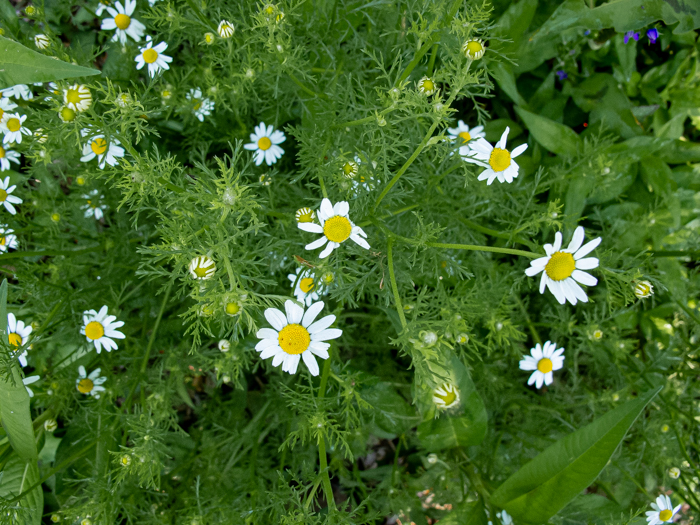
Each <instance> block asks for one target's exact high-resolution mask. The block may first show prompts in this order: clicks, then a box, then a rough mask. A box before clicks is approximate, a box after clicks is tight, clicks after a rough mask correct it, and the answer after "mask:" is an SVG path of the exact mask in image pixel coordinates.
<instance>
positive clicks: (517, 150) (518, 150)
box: [510, 144, 527, 159]
mask: <svg viewBox="0 0 700 525" xmlns="http://www.w3.org/2000/svg"><path fill="white" fill-rule="evenodd" d="M526 149H527V144H521V145H520V146H518V147H517V148H515V149H514V150H513V151H512V152H511V153H510V158H511V159H514V158H515V157H517V156H519V155H522V153H523V152H524V151H525V150H526Z"/></svg>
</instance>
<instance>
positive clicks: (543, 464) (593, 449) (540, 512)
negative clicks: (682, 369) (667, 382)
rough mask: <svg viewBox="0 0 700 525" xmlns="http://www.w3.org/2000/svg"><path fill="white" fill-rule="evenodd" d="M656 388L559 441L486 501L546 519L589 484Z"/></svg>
mask: <svg viewBox="0 0 700 525" xmlns="http://www.w3.org/2000/svg"><path fill="white" fill-rule="evenodd" d="M660 390H661V387H659V388H656V389H654V390H650V391H649V392H647V393H646V394H644V395H643V396H640V397H639V398H638V399H635V400H633V401H629V402H627V403H625V404H623V405H621V406H619V407H617V408H616V409H614V410H611V411H610V412H608V413H607V414H605V415H604V416H602V417H600V418H598V419H597V420H596V421H594V422H593V423H590V424H589V425H586V426H585V427H583V428H582V429H580V430H577V431H576V432H574V433H573V434H569V435H568V436H566V437H565V438H563V439H560V440H559V441H557V442H556V443H554V444H553V445H552V446H550V447H549V448H547V449H546V450H545V451H543V452H542V453H540V454H539V455H538V456H537V457H535V458H534V459H533V460H532V461H530V462H529V463H527V464H526V465H525V466H523V467H522V468H521V469H520V470H518V471H517V472H516V473H515V474H513V475H512V476H511V477H510V478H508V479H507V480H506V481H505V482H504V483H503V484H502V485H501V486H500V487H498V489H497V490H496V491H495V492H494V493H493V495H492V497H491V502H492V503H493V504H494V505H497V506H499V507H502V508H504V509H505V510H506V511H508V513H509V514H510V515H511V516H513V518H514V519H515V521H516V522H517V521H522V522H525V523H538V524H539V523H545V522H547V521H548V520H549V519H550V518H551V517H552V516H554V515H555V514H556V513H557V512H559V510H561V509H562V508H564V506H566V505H567V504H568V503H569V502H570V501H571V500H573V499H574V498H575V497H576V496H577V495H578V494H579V493H580V492H581V491H583V490H584V489H585V488H586V487H588V486H589V485H590V484H591V483H593V481H594V480H595V479H596V478H597V477H598V475H599V474H600V472H601V471H602V470H603V468H605V465H607V463H608V461H609V460H610V457H611V456H612V455H613V453H614V452H615V450H616V449H617V447H618V446H619V445H620V443H621V442H622V440H623V439H624V437H625V434H627V431H628V430H629V428H630V427H631V426H632V424H633V423H634V421H635V420H636V419H637V417H638V416H639V415H640V414H641V413H642V411H643V410H644V407H646V406H647V404H648V403H649V402H650V401H651V400H652V399H653V398H654V396H656V394H658V393H659V391H660Z"/></svg>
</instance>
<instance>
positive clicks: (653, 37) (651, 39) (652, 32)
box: [647, 27, 659, 44]
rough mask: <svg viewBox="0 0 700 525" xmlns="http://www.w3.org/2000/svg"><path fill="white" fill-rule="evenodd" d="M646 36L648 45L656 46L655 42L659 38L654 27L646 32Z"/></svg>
mask: <svg viewBox="0 0 700 525" xmlns="http://www.w3.org/2000/svg"><path fill="white" fill-rule="evenodd" d="M647 36H648V37H649V43H650V44H656V40H657V39H658V38H659V32H658V31H657V29H656V28H655V27H652V28H651V29H649V30H647Z"/></svg>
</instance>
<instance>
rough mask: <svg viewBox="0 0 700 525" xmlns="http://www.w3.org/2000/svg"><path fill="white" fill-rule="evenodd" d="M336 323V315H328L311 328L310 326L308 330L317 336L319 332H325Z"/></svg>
mask: <svg viewBox="0 0 700 525" xmlns="http://www.w3.org/2000/svg"><path fill="white" fill-rule="evenodd" d="M322 304H323V303H322ZM334 322H335V315H327V316H326V317H324V318H323V319H319V320H318V321H316V322H315V323H313V324H312V325H311V326H309V328H308V330H309V333H310V334H316V333H318V332H322V331H323V330H325V329H326V328H328V327H329V326H330V325H332V324H333V323H334Z"/></svg>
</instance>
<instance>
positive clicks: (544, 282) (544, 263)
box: [525, 226, 601, 304]
mask: <svg viewBox="0 0 700 525" xmlns="http://www.w3.org/2000/svg"><path fill="white" fill-rule="evenodd" d="M583 237H584V231H583V226H579V227H578V228H576V231H574V235H573V237H572V238H571V242H570V243H569V246H568V247H567V248H566V249H561V242H562V235H561V232H557V233H556V234H555V235H554V245H551V244H545V245H544V251H545V252H546V253H547V256H546V257H540V258H539V259H535V260H534V261H530V267H529V268H528V269H527V270H525V275H527V276H529V277H532V276H534V275H537V274H538V273H540V272H542V279H541V281H540V293H544V290H545V287H548V288H549V291H550V292H552V294H554V297H556V298H557V301H559V304H564V303H566V301H567V300H568V301H569V302H570V303H571V304H576V303H577V301H581V302H584V303H587V302H588V296H587V295H586V292H584V291H583V288H581V287H580V286H579V284H578V283H581V284H585V285H587V286H595V285H596V284H598V279H596V278H595V277H593V276H592V275H590V274H589V273H586V272H584V271H582V270H592V269H593V268H597V267H598V259H597V258H595V257H585V256H586V255H588V254H589V253H590V252H592V251H593V250H594V249H595V248H596V246H598V245H599V244H600V241H601V238H600V237H598V238H597V239H593V240H592V241H590V242H588V243H586V244H585V245H584V246H583V247H582V246H581V244H583ZM584 257H585V258H584Z"/></svg>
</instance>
